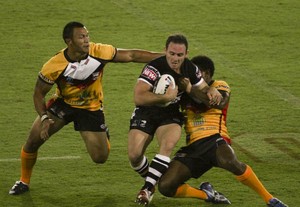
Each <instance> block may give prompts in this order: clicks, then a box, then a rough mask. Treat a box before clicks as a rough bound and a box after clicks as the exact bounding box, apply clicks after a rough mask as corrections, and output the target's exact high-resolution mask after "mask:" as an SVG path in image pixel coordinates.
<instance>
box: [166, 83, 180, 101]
mask: <svg viewBox="0 0 300 207" xmlns="http://www.w3.org/2000/svg"><path fill="white" fill-rule="evenodd" d="M173 87H174V85H173V83H171V84H170V85H169V87H168V88H167V91H166V93H165V98H166V102H169V101H173V100H174V99H175V98H176V97H177V93H178V86H177V85H175V88H173Z"/></svg>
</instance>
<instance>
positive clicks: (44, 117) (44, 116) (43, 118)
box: [41, 114, 49, 122]
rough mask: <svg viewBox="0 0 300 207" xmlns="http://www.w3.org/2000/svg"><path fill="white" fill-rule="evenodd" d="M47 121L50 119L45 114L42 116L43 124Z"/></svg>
mask: <svg viewBox="0 0 300 207" xmlns="http://www.w3.org/2000/svg"><path fill="white" fill-rule="evenodd" d="M46 119H49V117H48V115H47V114H43V115H42V116H41V122H43V121H45V120H46Z"/></svg>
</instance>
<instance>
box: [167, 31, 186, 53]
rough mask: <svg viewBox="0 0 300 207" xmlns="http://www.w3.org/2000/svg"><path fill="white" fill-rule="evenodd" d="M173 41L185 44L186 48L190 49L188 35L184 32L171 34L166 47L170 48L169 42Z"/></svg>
mask: <svg viewBox="0 0 300 207" xmlns="http://www.w3.org/2000/svg"><path fill="white" fill-rule="evenodd" d="M171 42H173V43H177V44H184V45H185V47H186V50H188V46H189V45H188V41H187V39H186V37H185V36H184V35H182V34H173V35H170V36H169V37H168V39H167V41H166V48H168V46H169V44H170V43H171Z"/></svg>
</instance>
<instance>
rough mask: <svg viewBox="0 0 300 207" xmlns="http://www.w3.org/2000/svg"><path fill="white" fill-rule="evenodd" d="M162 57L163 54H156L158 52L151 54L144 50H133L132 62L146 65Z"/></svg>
mask: <svg viewBox="0 0 300 207" xmlns="http://www.w3.org/2000/svg"><path fill="white" fill-rule="evenodd" d="M163 55H164V54H163V53H158V52H151V51H146V50H135V52H134V53H133V56H132V60H133V61H134V62H139V63H148V62H150V61H151V60H154V59H156V58H158V57H161V56H163Z"/></svg>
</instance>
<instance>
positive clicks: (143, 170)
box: [131, 156, 149, 178]
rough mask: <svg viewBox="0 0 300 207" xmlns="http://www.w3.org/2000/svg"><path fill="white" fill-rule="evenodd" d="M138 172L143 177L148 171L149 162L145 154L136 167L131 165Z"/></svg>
mask: <svg viewBox="0 0 300 207" xmlns="http://www.w3.org/2000/svg"><path fill="white" fill-rule="evenodd" d="M131 167H132V168H133V169H134V170H135V171H136V172H137V173H138V174H140V176H142V177H143V178H145V177H146V175H147V173H148V168H149V162H148V159H147V157H146V156H144V157H143V160H142V162H141V163H140V165H139V166H137V167H133V166H131Z"/></svg>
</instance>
